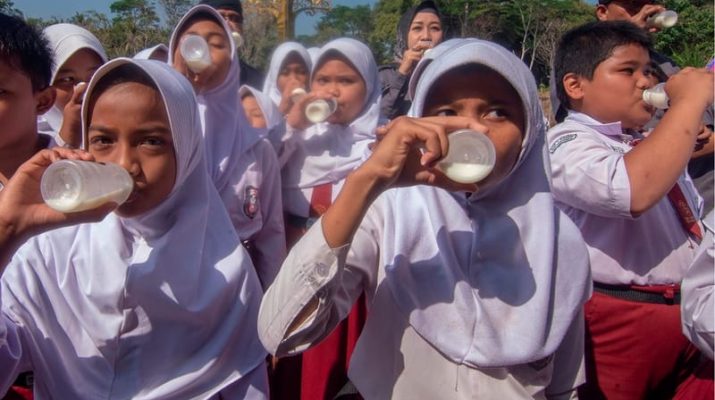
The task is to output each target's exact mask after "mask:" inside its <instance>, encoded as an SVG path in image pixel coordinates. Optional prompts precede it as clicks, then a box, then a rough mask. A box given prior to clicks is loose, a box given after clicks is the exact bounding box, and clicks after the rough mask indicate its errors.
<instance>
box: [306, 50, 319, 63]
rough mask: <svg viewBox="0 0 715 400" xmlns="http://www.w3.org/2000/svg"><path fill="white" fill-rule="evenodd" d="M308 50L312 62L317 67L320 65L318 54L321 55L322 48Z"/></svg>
mask: <svg viewBox="0 0 715 400" xmlns="http://www.w3.org/2000/svg"><path fill="white" fill-rule="evenodd" d="M306 50H307V51H308V55H309V56H310V61H311V62H312V63H313V65H316V64H317V63H318V54H320V47H308V48H307V49H306Z"/></svg>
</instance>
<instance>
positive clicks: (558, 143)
mask: <svg viewBox="0 0 715 400" xmlns="http://www.w3.org/2000/svg"><path fill="white" fill-rule="evenodd" d="M574 139H576V134H575V133H570V134H568V135H563V136H561V137H560V138H558V139H556V141H555V142H554V143H553V144H552V145H551V147H549V153H551V154H554V152H555V151H556V149H558V148H559V147H561V145H563V144H565V143H568V142H570V141H572V140H574Z"/></svg>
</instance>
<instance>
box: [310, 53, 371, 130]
mask: <svg viewBox="0 0 715 400" xmlns="http://www.w3.org/2000/svg"><path fill="white" fill-rule="evenodd" d="M311 92H316V93H322V94H327V95H329V96H331V97H333V98H334V99H335V100H336V101H337V103H338V107H337V109H336V111H335V112H334V113H333V114H332V115H331V116H330V118H328V122H330V123H331V124H341V125H349V124H350V123H351V122H353V121H354V120H355V119H356V118H357V117H358V116H359V115H360V113H361V112H362V109H363V108H364V101H365V96H366V95H367V88H366V86H365V81H364V80H363V79H362V76H361V75H360V73H359V72H358V71H357V69H355V68H354V67H353V66H352V64H350V62H349V61H348V60H347V59H346V58H345V57H344V56H342V55H340V54H338V53H334V54H331V55H328V56H327V59H326V61H324V62H322V63H321V64H320V65H318V69H317V70H316V71H315V73H314V76H313V81H312V82H311Z"/></svg>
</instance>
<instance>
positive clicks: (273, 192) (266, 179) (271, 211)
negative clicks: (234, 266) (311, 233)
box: [252, 141, 286, 288]
mask: <svg viewBox="0 0 715 400" xmlns="http://www.w3.org/2000/svg"><path fill="white" fill-rule="evenodd" d="M257 149H258V151H259V152H260V157H261V161H260V163H261V173H262V175H263V179H262V183H261V188H260V190H259V192H258V193H259V194H258V195H259V198H260V200H259V204H260V206H261V208H262V210H261V215H262V217H263V226H262V227H261V230H260V231H258V232H257V233H256V234H255V235H254V237H253V238H252V239H253V243H254V246H255V248H256V255H257V259H258V260H257V262H256V269H257V271H258V272H259V276H260V278H261V283H262V284H263V287H264V288H267V287H268V286H270V284H271V283H272V282H273V280H274V279H275V277H276V275H278V271H279V269H280V266H281V263H282V262H283V260H284V259H285V256H286V241H285V229H284V226H283V199H282V198H281V175H280V168H279V166H278V159H277V158H276V155H275V153H274V152H273V149H272V148H271V145H270V144H269V143H268V142H267V141H262V142H261V143H260V144H259V145H258V146H257Z"/></svg>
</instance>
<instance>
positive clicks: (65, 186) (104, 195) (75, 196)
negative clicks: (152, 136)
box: [40, 160, 134, 213]
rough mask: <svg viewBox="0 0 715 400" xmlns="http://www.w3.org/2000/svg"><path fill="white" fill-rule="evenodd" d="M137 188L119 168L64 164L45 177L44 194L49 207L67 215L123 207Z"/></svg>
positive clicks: (51, 168) (53, 167) (50, 169)
mask: <svg viewBox="0 0 715 400" xmlns="http://www.w3.org/2000/svg"><path fill="white" fill-rule="evenodd" d="M133 188H134V180H133V179H132V177H131V176H129V173H128V172H127V171H126V170H124V168H122V167H120V166H119V165H117V164H100V163H96V162H91V161H77V160H60V161H57V162H54V163H52V165H50V166H49V167H48V168H47V170H45V173H44V174H43V175H42V181H41V182H40V191H41V192H42V198H43V199H44V201H45V203H46V204H47V205H48V206H50V207H51V208H53V209H55V210H57V211H60V212H64V213H69V212H78V211H84V210H91V209H93V208H97V207H99V206H101V205H102V204H105V203H107V202H114V203H117V204H122V203H124V202H125V201H127V198H129V195H130V194H131V192H132V189H133Z"/></svg>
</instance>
